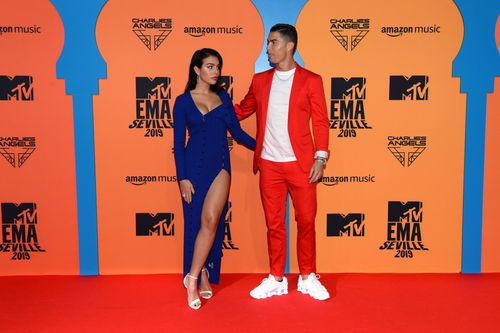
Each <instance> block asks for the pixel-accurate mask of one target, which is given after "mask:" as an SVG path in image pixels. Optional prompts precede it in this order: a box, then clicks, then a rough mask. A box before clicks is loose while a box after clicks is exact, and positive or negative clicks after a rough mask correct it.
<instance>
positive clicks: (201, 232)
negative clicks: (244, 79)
mask: <svg viewBox="0 0 500 333" xmlns="http://www.w3.org/2000/svg"><path fill="white" fill-rule="evenodd" d="M221 69H222V57H221V56H220V54H219V53H218V52H217V51H215V50H213V49H207V48H205V49H201V50H198V51H196V52H195V53H194V54H193V57H192V59H191V64H190V65H189V78H188V83H187V86H186V90H185V92H184V94H182V95H179V96H178V97H177V99H176V101H175V105H174V155H175V165H176V169H177V180H178V182H179V188H180V192H181V195H182V201H183V211H184V287H186V288H187V293H188V305H189V306H190V307H191V308H193V309H199V308H200V306H201V301H200V298H199V296H201V297H202V298H205V299H208V298H210V297H212V289H211V287H210V282H212V283H219V278H220V265H221V257H222V239H223V236H224V219H225V215H226V211H227V199H228V195H229V187H230V182H231V164H230V161H229V149H228V145H227V131H228V130H229V132H230V133H231V135H232V136H233V138H234V139H235V140H236V141H237V142H238V143H241V144H243V145H245V146H247V147H248V148H250V149H252V150H253V149H255V140H254V139H253V138H252V137H250V136H249V135H248V134H247V133H245V132H244V131H243V130H242V129H241V127H240V123H239V122H238V119H237V118H236V113H235V111H234V107H233V103H232V101H231V97H230V96H229V95H228V94H227V92H226V91H225V90H224V89H223V88H222V87H221V85H220V75H221ZM186 129H187V131H188V133H189V140H188V142H187V144H186ZM198 278H199V279H200V281H199V283H198V281H197V280H198ZM198 286H199V289H200V290H199V293H198Z"/></svg>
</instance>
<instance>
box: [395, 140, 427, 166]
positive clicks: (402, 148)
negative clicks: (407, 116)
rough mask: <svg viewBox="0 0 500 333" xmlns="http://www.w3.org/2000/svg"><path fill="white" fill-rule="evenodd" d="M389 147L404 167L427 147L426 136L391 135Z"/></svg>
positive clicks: (411, 162)
mask: <svg viewBox="0 0 500 333" xmlns="http://www.w3.org/2000/svg"><path fill="white" fill-rule="evenodd" d="M387 141H388V144H387V148H388V149H389V151H390V152H391V153H392V155H393V156H394V157H395V158H396V159H397V160H398V161H399V163H401V165H402V166H404V167H409V166H410V165H412V164H413V162H415V160H416V159H417V158H418V157H419V156H420V155H421V154H422V153H423V152H424V150H425V149H426V148H427V137H426V136H389V137H387Z"/></svg>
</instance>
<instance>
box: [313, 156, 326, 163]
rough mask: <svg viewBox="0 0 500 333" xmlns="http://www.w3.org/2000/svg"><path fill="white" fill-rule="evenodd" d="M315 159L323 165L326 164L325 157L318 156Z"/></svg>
mask: <svg viewBox="0 0 500 333" xmlns="http://www.w3.org/2000/svg"><path fill="white" fill-rule="evenodd" d="M314 160H315V161H317V162H320V163H321V164H323V165H325V164H326V158H324V157H316V158H315V159H314Z"/></svg>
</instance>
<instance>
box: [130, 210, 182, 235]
mask: <svg viewBox="0 0 500 333" xmlns="http://www.w3.org/2000/svg"><path fill="white" fill-rule="evenodd" d="M135 234H136V236H174V214H173V213H158V214H150V213H136V214H135Z"/></svg>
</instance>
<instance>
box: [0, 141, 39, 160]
mask: <svg viewBox="0 0 500 333" xmlns="http://www.w3.org/2000/svg"><path fill="white" fill-rule="evenodd" d="M35 149H36V139H35V137H32V136H27V137H15V136H13V137H2V136H0V154H1V155H2V156H3V157H4V158H5V160H6V161H7V162H9V164H10V165H11V166H12V167H13V168H20V167H22V166H23V165H24V163H25V162H26V161H27V160H28V158H29V157H30V156H31V154H33V152H34V151H35Z"/></svg>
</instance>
